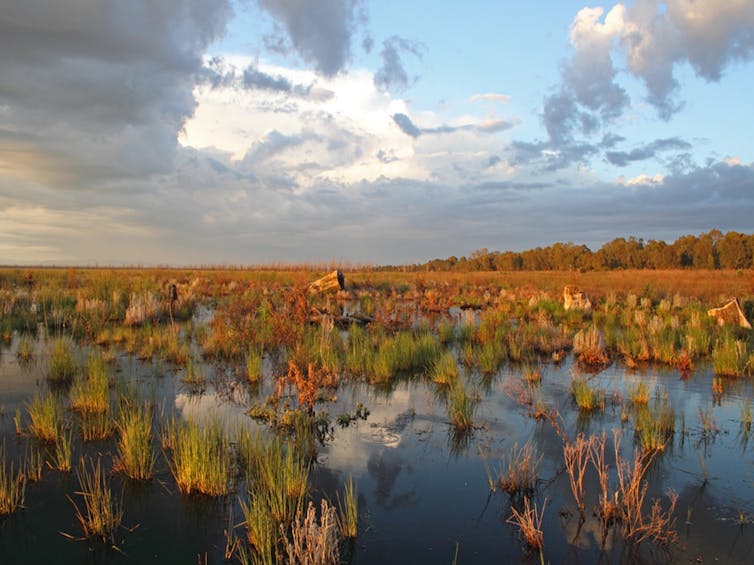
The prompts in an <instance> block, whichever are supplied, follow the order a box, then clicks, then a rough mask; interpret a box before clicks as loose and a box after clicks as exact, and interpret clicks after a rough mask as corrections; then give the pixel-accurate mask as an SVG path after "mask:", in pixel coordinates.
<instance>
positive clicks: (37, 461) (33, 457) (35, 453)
mask: <svg viewBox="0 0 754 565" xmlns="http://www.w3.org/2000/svg"><path fill="white" fill-rule="evenodd" d="M43 466H44V458H43V456H42V452H41V451H40V450H38V449H34V448H33V447H32V448H31V449H28V450H27V451H26V458H25V460H24V476H25V477H26V480H27V481H29V482H32V483H34V482H37V481H40V480H41V479H42V468H43Z"/></svg>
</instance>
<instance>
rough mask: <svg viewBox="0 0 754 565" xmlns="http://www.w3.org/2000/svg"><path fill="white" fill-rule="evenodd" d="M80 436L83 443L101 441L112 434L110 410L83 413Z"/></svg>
mask: <svg viewBox="0 0 754 565" xmlns="http://www.w3.org/2000/svg"><path fill="white" fill-rule="evenodd" d="M81 434H82V437H83V439H84V441H101V440H104V439H107V438H109V437H110V436H111V435H112V434H113V419H112V418H111V417H110V410H106V411H105V412H84V413H83V414H82V415H81Z"/></svg>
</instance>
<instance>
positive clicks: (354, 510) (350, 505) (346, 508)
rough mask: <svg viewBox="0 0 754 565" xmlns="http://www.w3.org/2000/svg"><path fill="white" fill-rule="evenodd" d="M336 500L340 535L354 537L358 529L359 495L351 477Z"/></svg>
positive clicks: (347, 537)
mask: <svg viewBox="0 0 754 565" xmlns="http://www.w3.org/2000/svg"><path fill="white" fill-rule="evenodd" d="M337 501H338V527H339V529H340V535H341V536H343V537H344V538H346V539H349V538H355V537H356V536H357V534H358V530H359V496H358V493H357V492H356V483H355V482H354V480H353V477H349V478H348V481H347V482H346V484H345V487H344V488H343V498H342V499H341V498H340V493H338V495H337Z"/></svg>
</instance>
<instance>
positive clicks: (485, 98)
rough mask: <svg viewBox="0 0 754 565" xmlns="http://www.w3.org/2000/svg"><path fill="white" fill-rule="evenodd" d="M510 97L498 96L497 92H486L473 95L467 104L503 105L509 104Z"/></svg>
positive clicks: (505, 95)
mask: <svg viewBox="0 0 754 565" xmlns="http://www.w3.org/2000/svg"><path fill="white" fill-rule="evenodd" d="M510 100H511V97H510V96H509V95H507V94H499V93H497V92H486V93H484V94H474V95H473V96H470V97H469V102H499V103H500V104H505V103H507V102H510Z"/></svg>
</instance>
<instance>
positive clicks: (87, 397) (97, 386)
mask: <svg viewBox="0 0 754 565" xmlns="http://www.w3.org/2000/svg"><path fill="white" fill-rule="evenodd" d="M109 387H110V367H109V365H108V364H107V362H106V361H105V359H104V358H103V357H102V356H101V355H90V356H89V359H88V362H87V367H86V373H85V374H84V375H83V376H81V377H79V378H77V379H76V380H75V382H74V383H73V386H72V387H71V394H70V398H71V408H72V409H73V410H77V411H79V412H81V413H86V414H102V413H103V412H106V411H108V409H109V408H110V392H109Z"/></svg>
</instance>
